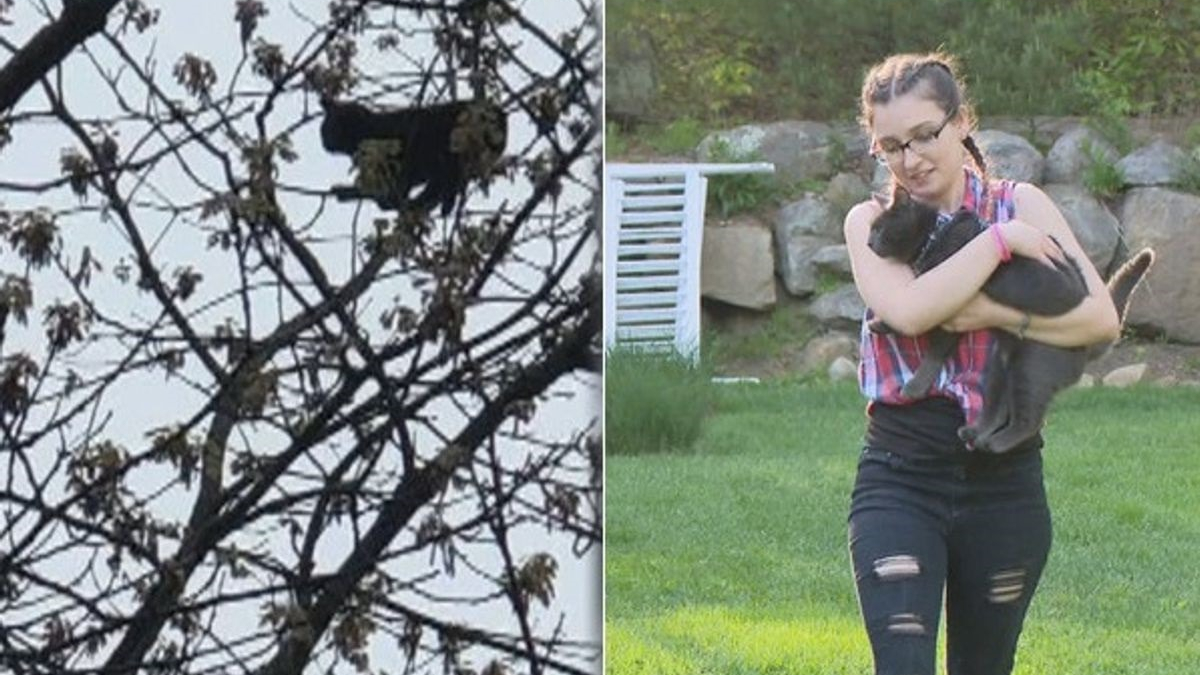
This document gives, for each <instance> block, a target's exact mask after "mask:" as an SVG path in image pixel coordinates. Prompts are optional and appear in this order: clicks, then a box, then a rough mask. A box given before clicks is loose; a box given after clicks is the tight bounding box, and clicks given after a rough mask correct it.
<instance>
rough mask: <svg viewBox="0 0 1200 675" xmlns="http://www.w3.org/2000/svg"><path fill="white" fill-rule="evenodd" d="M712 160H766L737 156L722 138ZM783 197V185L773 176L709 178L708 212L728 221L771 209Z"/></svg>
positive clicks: (753, 156) (738, 175) (759, 174)
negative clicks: (769, 207)
mask: <svg viewBox="0 0 1200 675" xmlns="http://www.w3.org/2000/svg"><path fill="white" fill-rule="evenodd" d="M709 161H711V162H717V163H725V162H728V163H741V162H759V161H762V158H761V157H758V156H756V155H753V154H749V155H745V154H740V153H736V152H734V151H733V150H732V149H731V148H730V147H729V144H728V143H726V142H724V141H722V140H720V139H718V140H717V141H715V142H714V143H713V145H712V149H711V150H710V152H709ZM779 195H780V187H779V183H778V181H777V180H776V179H775V177H774V176H772V175H771V174H763V173H743V174H716V175H713V176H711V177H710V178H709V179H708V201H707V204H706V205H705V209H706V211H707V212H708V213H710V214H715V215H717V216H719V217H721V218H728V217H730V216H732V215H734V214H737V213H749V212H753V211H757V210H759V209H762V208H764V207H766V206H769V205H771V204H773V203H774V202H775V201H776V200H778V198H779Z"/></svg>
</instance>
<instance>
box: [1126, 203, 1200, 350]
mask: <svg viewBox="0 0 1200 675" xmlns="http://www.w3.org/2000/svg"><path fill="white" fill-rule="evenodd" d="M1120 218H1121V223H1122V225H1123V226H1124V229H1125V239H1126V242H1127V245H1128V248H1129V250H1130V251H1131V252H1132V251H1137V250H1139V249H1141V248H1143V247H1145V246H1149V247H1151V248H1153V249H1154V250H1155V252H1156V253H1157V254H1158V255H1157V258H1156V260H1155V262H1154V267H1153V268H1151V270H1150V273H1149V275H1147V277H1146V279H1145V280H1144V281H1143V282H1142V287H1141V288H1140V289H1138V290H1137V291H1136V292H1135V293H1134V296H1133V302H1132V303H1131V305H1130V310H1129V318H1128V323H1130V324H1133V325H1141V326H1147V327H1150V328H1152V329H1154V330H1156V331H1161V332H1163V333H1165V335H1166V337H1167V338H1168V339H1171V340H1175V341H1178V342H1188V343H1193V344H1200V265H1198V264H1197V262H1196V261H1198V260H1200V197H1197V196H1196V195H1191V194H1185V193H1182V192H1176V191H1173V190H1168V189H1165V188H1137V189H1134V190H1131V191H1130V192H1129V193H1128V195H1126V197H1125V201H1124V202H1123V203H1122V205H1121V211H1120Z"/></svg>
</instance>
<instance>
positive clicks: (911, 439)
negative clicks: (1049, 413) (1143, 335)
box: [845, 54, 1119, 675]
mask: <svg viewBox="0 0 1200 675" xmlns="http://www.w3.org/2000/svg"><path fill="white" fill-rule="evenodd" d="M861 106H862V107H861V122H862V124H863V126H864V128H865V129H866V130H867V132H868V133H869V134H870V136H871V139H872V141H871V143H872V152H873V153H874V155H875V156H876V158H877V159H879V160H880V161H881V162H884V163H885V164H886V165H887V167H888V169H889V171H890V172H891V175H892V180H893V188H895V189H904V190H907V191H908V192H909V194H910V195H912V197H913V198H915V199H917V200H919V201H922V202H925V203H927V204H930V205H933V206H936V207H937V208H938V209H939V211H941V212H942V213H943V214H944V215H945V217H946V218H948V217H949V215H950V214H952V213H953V212H955V211H957V210H958V209H959V208H960V207H966V208H969V209H972V210H974V211H975V212H976V213H978V214H979V215H980V217H981V218H983V219H984V221H985V222H988V223H991V226H990V227H989V229H988V230H987V231H985V232H983V233H982V234H980V235H979V236H977V237H976V238H975V239H974V240H972V241H971V242H970V243H969V244H967V245H966V246H964V247H963V248H962V249H961V250H960V251H959V252H958V253H956V254H955V255H954V256H953V257H951V258H950V259H949V260H947V261H946V262H945V263H943V264H941V265H939V266H938V267H936V268H934V269H932V270H930V271H929V272H927V273H925V274H923V275H921V276H919V277H914V276H913V274H912V272H911V271H910V270H909V269H908V267H907V266H905V265H903V264H901V263H898V262H894V261H891V260H887V259H884V258H880V257H879V256H877V255H876V254H875V253H874V252H873V251H871V249H870V248H868V246H867V235H868V233H869V231H870V227H871V223H872V222H873V221H874V219H875V218H876V217H877V216H878V215H879V213H880V212H881V211H882V209H883V207H881V206H880V205H879V204H878V203H876V202H875V201H867V202H863V203H861V204H859V205H857V206H855V207H854V208H853V209H851V211H850V213H849V214H848V215H847V216H846V222H845V235H846V244H847V247H848V249H849V252H850V259H851V263H852V266H853V270H854V281H855V284H856V285H857V286H858V290H859V293H860V294H861V295H862V298H863V300H864V301H865V302H866V305H867V307H868V308H869V309H868V312H867V316H866V318H865V320H864V322H863V329H862V338H861V350H862V366H861V367H860V372H859V380H860V385H861V387H862V390H863V393H864V394H865V395H866V397H867V398H868V400H869V403H868V406H867V418H868V422H867V430H866V436H865V449H864V450H863V452H862V457H861V459H860V462H859V466H858V475H857V477H856V481H855V486H854V492H853V496H852V500H851V509H850V523H849V539H850V552H851V558H852V561H853V567H854V577H855V582H856V584H857V588H858V597H859V604H860V608H861V610H862V615H863V620H864V622H865V624H866V629H867V634H868V636H869V638H870V641H871V647H872V650H873V653H874V657H875V672H876V674H877V675H932V673H933V672H934V651H935V642H936V638H937V632H938V621H939V617H940V614H941V610H942V606H943V597H944V600H945V610H946V633H947V645H946V649H947V668H948V671H949V674H950V675H997V674H1007V673H1010V672H1011V671H1012V667H1013V659H1014V654H1015V652H1016V647H1017V638H1018V636H1019V635H1020V632H1021V625H1022V622H1023V620H1024V617H1025V613H1026V610H1027V609H1028V608H1029V603H1030V600H1031V599H1032V596H1033V592H1034V589H1035V588H1036V586H1037V583H1038V579H1039V578H1040V576H1041V572H1042V569H1043V567H1044V565H1045V562H1046V558H1047V554H1048V553H1049V550H1050V539H1051V527H1050V512H1049V509H1048V508H1047V504H1046V496H1045V490H1044V487H1043V483H1042V461H1041V452H1040V451H1041V445H1042V442H1041V438H1040V437H1037V438H1034V439H1033V440H1031V441H1030V442H1028V443H1026V444H1025V445H1024V446H1022V447H1020V448H1017V449H1015V450H1013V451H1012V452H1010V453H1006V454H1003V455H986V456H985V455H983V454H977V453H971V452H970V451H969V450H967V449H966V448H965V447H964V446H963V444H962V442H961V441H960V440H959V438H958V435H957V429H958V428H959V427H960V426H962V425H963V424H964V423H968V422H971V421H974V419H975V418H976V417H977V416H978V414H979V412H980V410H981V407H982V392H981V374H982V371H983V367H984V363H985V361H986V358H987V354H988V350H989V347H990V344H991V341H992V340H993V339H994V338H993V337H992V331H994V330H1007V331H1010V332H1013V333H1017V334H1019V335H1020V336H1022V337H1024V338H1026V339H1033V340H1039V341H1042V342H1045V343H1049V344H1055V345H1060V346H1076V345H1086V344H1091V343H1095V342H1101V341H1105V340H1110V339H1115V338H1116V336H1117V332H1118V330H1119V326H1118V319H1117V313H1116V309H1115V308H1114V307H1113V303H1112V301H1111V299H1110V298H1109V296H1108V292H1107V289H1106V288H1105V286H1104V283H1103V282H1102V280H1101V278H1100V275H1099V274H1098V273H1097V272H1096V270H1095V268H1093V267H1092V266H1091V264H1090V263H1089V262H1088V258H1087V256H1086V255H1085V254H1084V252H1083V250H1082V248H1081V247H1080V245H1079V242H1078V241H1077V240H1076V238H1075V236H1074V235H1073V234H1072V232H1071V230H1070V228H1069V227H1068V225H1067V223H1066V221H1065V220H1064V219H1063V217H1062V215H1061V214H1060V213H1059V212H1058V209H1057V208H1055V206H1054V204H1053V203H1052V202H1051V201H1050V199H1049V198H1048V197H1047V196H1046V195H1045V193H1043V192H1042V191H1041V190H1039V189H1038V188H1037V187H1035V186H1033V185H1028V184H1024V183H1016V184H1014V183H1011V182H1007V181H992V180H990V179H989V178H988V176H987V173H986V168H985V165H984V161H983V157H982V155H981V154H980V152H979V149H978V148H977V147H976V145H975V142H974V140H973V139H972V137H971V131H972V129H973V128H974V123H975V120H974V114H973V111H972V108H971V105H970V103H969V101H968V100H967V98H966V95H965V89H964V88H963V85H962V83H961V81H960V80H959V78H958V76H957V73H956V66H955V63H954V61H953V59H952V58H951V57H949V56H947V55H944V54H924V55H918V54H901V55H896V56H892V57H890V58H888V59H887V60H885V61H883V62H882V63H880V64H878V65H876V66H875V67H874V68H872V69H871V70H870V72H869V73H868V74H867V76H866V79H865V81H864V83H863V89H862V100H861ZM1048 235H1053V236H1054V237H1056V238H1057V239H1058V241H1059V242H1061V244H1062V246H1063V249H1065V250H1066V252H1067V253H1069V254H1070V255H1072V256H1073V257H1074V258H1075V259H1076V260H1077V261H1079V263H1080V265H1081V266H1082V267H1083V272H1084V276H1085V278H1086V280H1087V284H1088V288H1089V290H1090V295H1089V297H1088V298H1087V299H1085V300H1084V302H1083V303H1082V304H1081V305H1080V306H1079V307H1077V308H1075V309H1074V310H1071V311H1070V312H1068V313H1066V314H1064V315H1061V316H1056V317H1041V316H1029V315H1025V314H1022V313H1021V312H1018V311H1016V310H1014V309H1012V308H1009V307H1004V306H1002V305H999V304H996V303H994V302H992V301H990V300H989V299H988V298H986V297H985V296H983V295H982V294H981V293H980V292H979V289H980V287H981V286H982V285H983V282H984V281H985V280H986V279H987V278H988V276H990V275H991V273H992V272H993V271H994V270H995V269H996V268H997V266H999V265H1001V264H1003V261H1004V260H1006V259H1007V258H1008V256H1009V255H1010V254H1017V255H1024V256H1029V257H1033V258H1037V259H1040V260H1042V261H1043V262H1046V263H1047V264H1049V262H1050V261H1049V258H1050V257H1053V256H1059V255H1061V253H1060V252H1059V249H1058V247H1057V246H1056V245H1055V244H1054V243H1053V241H1052V240H1051V239H1050V237H1049V236H1048ZM876 316H878V317H880V318H882V319H883V320H884V321H886V322H887V323H888V324H889V325H890V326H892V327H893V328H894V329H895V330H896V331H898V332H899V334H895V335H879V334H874V333H872V332H871V331H869V330H868V329H867V321H869V320H870V319H872V318H873V317H876ZM938 326H940V327H942V328H944V329H948V330H951V331H955V332H958V333H960V338H959V343H958V347H957V349H956V350H955V352H954V354H953V355H952V356H951V358H949V359H948V360H947V362H946V364H945V365H944V366H943V368H942V371H941V372H940V373H939V375H938V379H937V382H936V384H935V385H934V387H933V388H932V389H931V390H930V391H929V392H928V393H927V394H926V395H925V396H924V397H922V398H920V399H917V400H912V399H907V398H905V397H904V396H903V395H902V394H901V389H902V388H903V386H904V383H905V382H906V381H907V379H908V378H910V377H911V376H912V374H913V372H914V371H915V370H916V369H917V367H918V366H919V364H920V361H921V356H922V355H923V354H924V348H925V338H924V337H923V336H922V334H923V333H925V332H926V331H928V330H930V329H931V328H935V327H938ZM943 594H944V595H943Z"/></svg>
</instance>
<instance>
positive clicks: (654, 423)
mask: <svg viewBox="0 0 1200 675" xmlns="http://www.w3.org/2000/svg"><path fill="white" fill-rule="evenodd" d="M713 386H714V385H713V384H712V380H711V376H710V373H709V368H708V367H707V365H705V364H704V362H701V363H700V364H699V365H696V364H693V363H692V362H691V361H690V360H689V359H686V358H684V357H682V356H679V355H678V354H669V355H668V354H650V353H645V352H639V351H636V350H633V349H630V348H617V349H613V350H611V351H609V352H608V355H607V358H606V359H605V361H604V430H605V431H604V432H605V449H606V452H608V453H610V454H617V455H625V454H644V453H651V452H666V451H680V450H688V449H690V448H691V447H692V444H693V443H694V442H695V441H696V439H697V438H699V436H700V427H701V424H702V423H703V421H704V417H705V415H706V414H707V413H708V411H709V407H710V406H711V404H712V397H713V392H712V387H713Z"/></svg>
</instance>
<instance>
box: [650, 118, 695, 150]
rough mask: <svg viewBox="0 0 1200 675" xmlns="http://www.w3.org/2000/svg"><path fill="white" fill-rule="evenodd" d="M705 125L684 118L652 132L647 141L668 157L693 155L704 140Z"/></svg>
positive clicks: (693, 119) (692, 119)
mask: <svg viewBox="0 0 1200 675" xmlns="http://www.w3.org/2000/svg"><path fill="white" fill-rule="evenodd" d="M704 134H705V129H704V125H702V124H701V123H700V121H699V120H697V119H696V118H694V117H689V116H684V117H681V118H679V119H677V120H673V121H671V122H669V123H667V124H666V125H665V126H663V127H662V128H661V129H659V130H658V131H657V132H652V133H651V134H650V135H649V138H648V139H647V141H648V142H649V144H650V147H652V148H654V149H655V150H656V151H658V152H661V153H663V154H668V155H681V154H691V153H692V152H694V151H695V150H696V146H697V145H699V144H700V141H702V140H704Z"/></svg>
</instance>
